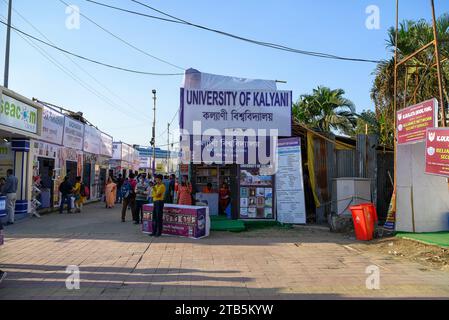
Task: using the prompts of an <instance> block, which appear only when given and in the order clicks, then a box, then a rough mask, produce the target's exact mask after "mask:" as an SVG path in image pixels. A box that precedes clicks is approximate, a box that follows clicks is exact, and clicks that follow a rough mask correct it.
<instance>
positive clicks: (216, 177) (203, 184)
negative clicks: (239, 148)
mask: <svg viewBox="0 0 449 320" xmlns="http://www.w3.org/2000/svg"><path fill="white" fill-rule="evenodd" d="M192 169H193V170H192V179H191V180H192V185H193V187H194V190H193V191H194V193H195V194H196V199H197V201H199V202H205V203H207V205H208V206H209V210H210V212H209V214H210V215H211V216H214V215H222V216H225V215H226V212H227V211H228V210H230V214H231V218H232V219H238V204H239V186H238V178H237V174H238V170H237V169H238V167H237V165H234V164H229V165H205V164H202V165H193V167H192ZM224 183H226V184H227V186H228V188H229V199H228V200H227V201H226V199H225V194H226V192H225V191H224V190H223V188H222V187H223V184H224ZM209 187H212V189H210V188H209ZM228 206H229V208H228ZM226 209H228V210H226ZM228 213H229V212H228Z"/></svg>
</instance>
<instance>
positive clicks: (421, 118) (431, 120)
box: [397, 99, 438, 144]
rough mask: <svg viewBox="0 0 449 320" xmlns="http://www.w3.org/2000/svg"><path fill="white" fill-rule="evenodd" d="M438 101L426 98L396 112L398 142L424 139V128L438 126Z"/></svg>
mask: <svg viewBox="0 0 449 320" xmlns="http://www.w3.org/2000/svg"><path fill="white" fill-rule="evenodd" d="M437 112H438V101H437V100H436V99H431V100H427V101H424V102H421V103H419V104H416V105H414V106H410V107H408V108H404V109H402V110H399V111H398V112H397V133H398V135H397V137H398V144H409V143H415V142H420V141H424V140H425V139H426V129H427V128H434V127H437V126H438V114H437Z"/></svg>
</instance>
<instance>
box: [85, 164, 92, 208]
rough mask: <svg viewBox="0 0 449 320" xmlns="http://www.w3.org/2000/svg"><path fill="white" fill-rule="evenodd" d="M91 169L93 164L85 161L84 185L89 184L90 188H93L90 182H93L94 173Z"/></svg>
mask: <svg viewBox="0 0 449 320" xmlns="http://www.w3.org/2000/svg"><path fill="white" fill-rule="evenodd" d="M91 170H92V165H91V164H90V163H88V162H85V163H84V166H83V183H84V185H86V186H88V187H89V189H90V188H91V184H90V182H91V179H90V177H91V173H92V171H91ZM87 199H88V200H89V199H90V195H89V196H88V198H87Z"/></svg>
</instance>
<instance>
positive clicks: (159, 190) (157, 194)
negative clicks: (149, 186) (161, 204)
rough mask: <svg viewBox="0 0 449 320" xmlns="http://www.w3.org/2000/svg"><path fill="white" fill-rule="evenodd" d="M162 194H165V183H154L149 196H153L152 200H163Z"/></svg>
mask: <svg viewBox="0 0 449 320" xmlns="http://www.w3.org/2000/svg"><path fill="white" fill-rule="evenodd" d="M164 195H165V185H164V184H163V183H161V184H156V185H155V186H154V187H153V191H152V192H151V196H152V197H153V201H161V200H164Z"/></svg>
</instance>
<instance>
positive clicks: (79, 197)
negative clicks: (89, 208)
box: [73, 177, 86, 212]
mask: <svg viewBox="0 0 449 320" xmlns="http://www.w3.org/2000/svg"><path fill="white" fill-rule="evenodd" d="M82 186H83V184H82V183H81V177H76V182H75V187H74V188H73V194H74V195H75V208H76V210H75V212H81V210H82V209H83V204H84V202H86V196H85V194H84V190H81V188H82Z"/></svg>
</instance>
